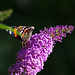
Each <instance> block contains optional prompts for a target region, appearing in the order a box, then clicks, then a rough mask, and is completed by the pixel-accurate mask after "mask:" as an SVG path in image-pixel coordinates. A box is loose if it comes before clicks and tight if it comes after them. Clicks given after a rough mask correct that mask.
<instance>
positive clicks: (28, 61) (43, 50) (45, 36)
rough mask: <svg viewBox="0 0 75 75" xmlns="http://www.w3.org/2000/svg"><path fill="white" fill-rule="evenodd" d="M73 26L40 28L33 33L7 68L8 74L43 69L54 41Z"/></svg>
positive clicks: (27, 73)
mask: <svg viewBox="0 0 75 75" xmlns="http://www.w3.org/2000/svg"><path fill="white" fill-rule="evenodd" d="M73 29H74V27H73V26H69V27H67V25H66V26H63V25H62V26H56V27H53V28H52V27H50V28H49V29H47V28H46V27H45V28H44V30H43V31H42V30H40V33H39V34H37V33H36V34H34V35H32V36H31V39H30V40H29V41H28V42H27V45H26V46H24V47H22V48H21V50H20V51H19V52H18V53H17V58H16V61H17V62H16V63H15V64H13V65H12V66H11V67H10V68H9V69H8V72H9V75H36V74H37V73H38V72H40V71H41V70H42V69H43V66H44V62H45V61H46V60H47V58H48V56H49V55H50V54H51V53H52V51H53V50H52V49H53V47H54V46H53V44H55V43H54V42H55V41H59V42H61V40H62V37H66V33H71V31H73Z"/></svg>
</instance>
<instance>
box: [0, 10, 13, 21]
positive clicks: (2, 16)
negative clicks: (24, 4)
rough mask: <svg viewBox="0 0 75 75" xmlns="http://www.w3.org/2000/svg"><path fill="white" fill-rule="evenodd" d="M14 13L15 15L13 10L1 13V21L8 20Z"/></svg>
mask: <svg viewBox="0 0 75 75" xmlns="http://www.w3.org/2000/svg"><path fill="white" fill-rule="evenodd" d="M12 13H13V10H12V9H8V10H4V11H0V21H4V20H5V19H7V18H8V17H10V15H11V14H12Z"/></svg>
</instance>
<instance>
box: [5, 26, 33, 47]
mask: <svg viewBox="0 0 75 75" xmlns="http://www.w3.org/2000/svg"><path fill="white" fill-rule="evenodd" d="M11 28H13V29H14V32H12V31H11ZM11 28H10V30H6V31H7V32H8V33H9V34H11V35H13V36H14V37H15V38H17V39H18V40H20V42H21V44H22V46H24V45H25V44H26V43H27V42H28V41H29V39H30V37H31V35H32V32H33V30H34V26H31V27H29V26H19V27H16V26H12V27H11ZM17 31H18V32H19V33H20V34H21V36H20V35H18V34H17ZM25 36H26V37H25Z"/></svg>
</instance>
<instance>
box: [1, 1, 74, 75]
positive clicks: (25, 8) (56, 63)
mask: <svg viewBox="0 0 75 75" xmlns="http://www.w3.org/2000/svg"><path fill="white" fill-rule="evenodd" d="M9 8H11V9H13V11H14V12H13V14H12V15H11V17H10V18H8V19H7V20H4V21H3V22H0V23H4V24H7V25H9V26H20V25H29V26H34V27H35V30H34V32H33V34H34V33H39V30H41V29H42V30H43V28H44V27H47V28H49V27H54V26H56V25H62V24H63V25H73V26H75V0H0V11H2V10H6V9H9ZM20 49H21V44H20V42H19V41H18V40H17V39H16V38H14V37H13V36H11V35H9V34H8V33H7V32H6V31H5V30H0V75H8V68H9V67H10V66H11V65H12V64H14V63H15V62H16V61H15V58H16V57H17V55H16V54H17V52H18V51H19V50H20ZM37 75H75V30H74V31H73V32H72V34H67V37H66V38H63V42H62V43H59V42H57V44H56V45H55V47H54V49H53V53H52V54H51V55H50V56H49V58H48V60H47V61H46V62H45V65H44V70H42V71H41V72H40V73H38V74H37Z"/></svg>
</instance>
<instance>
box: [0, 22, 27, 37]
mask: <svg viewBox="0 0 75 75" xmlns="http://www.w3.org/2000/svg"><path fill="white" fill-rule="evenodd" d="M0 29H3V30H9V31H10V29H11V31H12V32H13V33H14V29H13V28H12V27H10V26H7V25H5V24H2V23H0ZM16 33H17V34H18V35H19V36H22V34H20V32H18V31H16ZM24 37H27V36H26V35H24Z"/></svg>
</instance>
